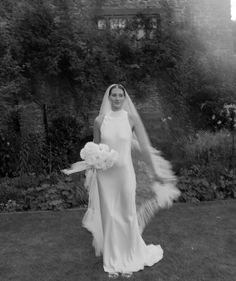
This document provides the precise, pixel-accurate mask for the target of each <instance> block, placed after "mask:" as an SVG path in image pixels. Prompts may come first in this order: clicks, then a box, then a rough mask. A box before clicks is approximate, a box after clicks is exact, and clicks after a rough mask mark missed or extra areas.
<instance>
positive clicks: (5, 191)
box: [0, 174, 88, 211]
mask: <svg viewBox="0 0 236 281" xmlns="http://www.w3.org/2000/svg"><path fill="white" fill-rule="evenodd" d="M87 200H88V194H87V191H86V190H85V189H84V187H83V175H82V174H81V175H79V176H76V175H75V176H72V177H67V178H65V177H64V176H63V175H57V176H56V174H54V175H52V176H51V177H50V176H49V175H47V176H44V175H41V176H33V175H31V176H28V175H25V177H24V178H23V179H21V178H20V177H19V178H14V179H11V178H5V179H1V182H0V211H21V210H61V209H67V208H72V207H77V206H83V205H85V204H87Z"/></svg>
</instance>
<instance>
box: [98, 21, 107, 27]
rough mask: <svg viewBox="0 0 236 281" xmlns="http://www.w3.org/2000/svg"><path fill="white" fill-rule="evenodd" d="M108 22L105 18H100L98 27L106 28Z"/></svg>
mask: <svg viewBox="0 0 236 281" xmlns="http://www.w3.org/2000/svg"><path fill="white" fill-rule="evenodd" d="M106 27H107V23H106V20H105V19H100V20H98V29H106Z"/></svg>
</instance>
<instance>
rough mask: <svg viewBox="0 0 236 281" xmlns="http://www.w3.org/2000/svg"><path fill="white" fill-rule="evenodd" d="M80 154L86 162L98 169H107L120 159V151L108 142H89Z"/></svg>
mask: <svg viewBox="0 0 236 281" xmlns="http://www.w3.org/2000/svg"><path fill="white" fill-rule="evenodd" d="M80 156H81V158H82V159H84V160H85V162H86V163H87V164H88V165H89V166H91V167H94V168H96V169H102V170H106V169H108V168H110V167H112V166H113V165H114V163H115V161H117V159H118V152H117V151H115V150H113V149H111V150H110V148H109V146H108V145H106V144H99V145H98V144H95V143H93V142H88V143H87V144H86V145H85V146H84V148H83V149H81V151H80Z"/></svg>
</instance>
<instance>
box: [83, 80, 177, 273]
mask: <svg viewBox="0 0 236 281" xmlns="http://www.w3.org/2000/svg"><path fill="white" fill-rule="evenodd" d="M94 142H95V143H97V144H98V143H104V144H107V145H108V146H109V147H110V148H112V149H114V150H116V151H117V152H118V153H119V159H118V161H117V162H116V163H115V164H114V165H113V167H111V168H109V169H107V170H105V171H103V170H97V171H94V174H91V173H90V174H87V186H88V187H89V208H88V210H87V212H86V214H85V216H84V218H83V226H84V227H86V228H87V229H88V230H89V231H91V232H92V234H93V238H94V240H93V246H94V247H95V250H96V255H97V256H99V255H100V254H102V255H103V268H104V271H105V272H107V273H108V276H109V277H111V278H116V277H118V276H119V273H121V274H122V276H123V277H131V275H132V273H133V272H137V271H139V270H142V269H143V268H144V266H152V265H153V264H154V263H157V262H158V261H160V260H161V259H162V257H163V250H162V248H161V246H160V245H153V244H151V245H146V244H145V242H144V240H143V239H142V236H141V231H142V229H141V227H140V221H139V220H138V216H137V212H136V203H135V193H136V177H135V171H134V167H133V163H132V157H131V147H132V144H133V143H136V147H137V146H138V147H139V150H140V152H141V155H142V158H143V159H144V160H145V162H146V163H147V165H148V167H149V169H150V171H151V173H152V177H153V181H155V182H159V183H160V184H163V183H164V179H163V178H161V177H160V176H159V175H158V173H157V169H156V166H155V161H154V158H153V154H152V153H151V151H150V143H149V141H148V137H147V134H146V132H145V129H144V127H143V124H142V121H141V120H140V118H139V116H138V113H137V111H136V110H135V108H134V105H133V103H132V101H131V100H130V98H129V96H128V94H127V92H126V90H125V89H124V87H123V86H122V85H119V84H114V85H111V86H110V87H108V89H107V91H106V93H105V96H104V98H103V103H102V106H101V109H100V114H99V116H98V117H97V118H96V119H95V121H94ZM159 158H160V156H159ZM169 175H170V174H169ZM172 179H173V178H172ZM174 193H175V194H174ZM173 194H174V196H173V198H174V197H175V198H177V196H178V195H179V191H178V190H177V189H175V190H174V192H173ZM173 198H172V199H173ZM156 202H157V201H155V204H156ZM149 210H150V206H149ZM150 212H152V210H150ZM149 215H150V214H149ZM144 220H145V219H144ZM142 227H144V226H142Z"/></svg>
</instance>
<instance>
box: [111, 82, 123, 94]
mask: <svg viewBox="0 0 236 281" xmlns="http://www.w3.org/2000/svg"><path fill="white" fill-rule="evenodd" d="M115 88H118V89H121V90H122V91H123V94H124V96H125V88H124V87H123V86H122V85H121V84H115V85H113V86H112V87H111V88H110V90H109V93H108V95H109V96H110V95H111V92H112V90H113V89H115Z"/></svg>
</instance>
